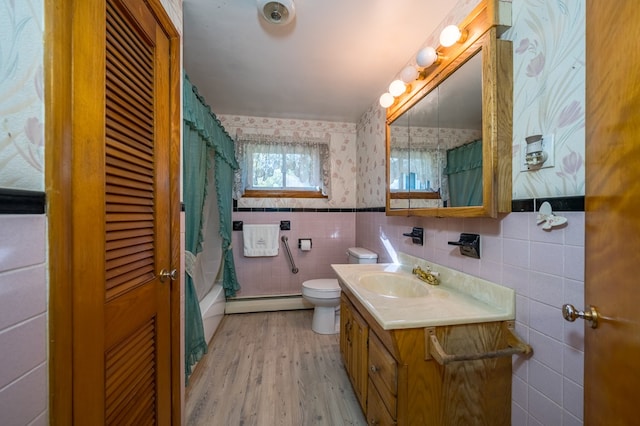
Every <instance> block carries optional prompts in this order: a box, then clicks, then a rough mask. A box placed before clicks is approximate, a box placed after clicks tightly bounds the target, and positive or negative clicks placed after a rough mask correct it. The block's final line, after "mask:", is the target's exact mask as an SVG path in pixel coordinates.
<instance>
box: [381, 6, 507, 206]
mask: <svg viewBox="0 0 640 426" xmlns="http://www.w3.org/2000/svg"><path fill="white" fill-rule="evenodd" d="M505 8H508V10H505ZM510 20H511V10H510V3H507V2H503V1H500V0H486V1H483V2H481V3H480V4H479V5H478V6H477V7H476V9H474V11H473V12H472V13H471V14H470V15H469V17H467V19H465V21H463V22H462V23H461V24H460V25H459V27H460V28H461V29H463V31H464V32H465V33H466V34H465V36H466V38H465V39H464V40H463V41H461V42H459V43H457V44H455V45H454V46H451V47H448V48H445V47H442V46H440V47H439V48H438V49H437V51H438V57H439V60H438V61H437V62H436V63H435V64H434V65H432V66H431V67H429V68H427V69H424V70H423V71H422V72H421V74H420V77H419V78H418V79H417V80H416V81H415V82H413V83H411V85H410V87H409V89H408V90H407V92H406V93H405V94H404V95H402V96H400V97H399V98H397V99H396V101H395V103H394V104H393V105H392V106H391V107H389V108H388V109H387V126H386V127H387V129H386V178H387V187H386V213H387V215H389V216H437V217H497V215H498V213H500V212H508V211H511V180H512V175H511V163H512V155H511V144H512V96H513V95H512V91H513V89H512V88H513V80H512V73H513V67H512V50H511V49H512V47H511V42H509V41H507V40H501V39H499V38H498V36H499V34H501V33H502V32H503V31H504V30H505V29H506V28H508V26H509V25H510Z"/></svg>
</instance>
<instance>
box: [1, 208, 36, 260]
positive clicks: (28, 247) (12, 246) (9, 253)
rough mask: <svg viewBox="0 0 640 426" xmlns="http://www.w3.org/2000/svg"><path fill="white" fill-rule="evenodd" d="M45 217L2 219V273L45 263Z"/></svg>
mask: <svg viewBox="0 0 640 426" xmlns="http://www.w3.org/2000/svg"><path fill="white" fill-rule="evenodd" d="M45 223H46V217H45V216H44V215H15V216H14V215H2V217H0V272H2V271H9V270H12V269H18V268H23V267H26V266H31V265H37V264H40V263H43V262H44V261H45V247H46V236H45Z"/></svg>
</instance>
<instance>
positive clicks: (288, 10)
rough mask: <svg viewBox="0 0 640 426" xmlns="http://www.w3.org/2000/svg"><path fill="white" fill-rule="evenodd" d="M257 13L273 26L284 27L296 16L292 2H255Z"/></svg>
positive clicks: (270, 0)
mask: <svg viewBox="0 0 640 426" xmlns="http://www.w3.org/2000/svg"><path fill="white" fill-rule="evenodd" d="M257 2H258V12H259V13H260V16H262V17H263V18H264V19H265V20H266V21H267V22H269V23H270V24H275V25H286V24H288V23H290V22H291V21H293V18H294V17H295V16H296V8H295V5H294V4H293V0H278V1H272V0H257Z"/></svg>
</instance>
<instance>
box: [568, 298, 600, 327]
mask: <svg viewBox="0 0 640 426" xmlns="http://www.w3.org/2000/svg"><path fill="white" fill-rule="evenodd" d="M562 316H563V317H564V319H566V320H567V321H569V322H574V321H575V320H576V319H578V318H582V319H583V320H585V321H589V322H590V323H591V328H597V327H598V311H597V310H596V308H595V306H589V310H588V311H587V310H585V311H584V312H583V311H579V310H577V309H576V308H575V307H574V306H573V305H571V304H568V303H567V304H564V305H562Z"/></svg>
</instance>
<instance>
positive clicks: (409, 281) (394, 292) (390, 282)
mask: <svg viewBox="0 0 640 426" xmlns="http://www.w3.org/2000/svg"><path fill="white" fill-rule="evenodd" d="M358 286H359V287H361V288H363V289H365V290H367V291H370V292H372V293H376V294H379V295H382V296H387V297H397V298H403V297H409V298H413V297H426V296H428V295H429V292H430V289H429V288H428V287H427V284H426V283H424V282H422V281H420V280H419V279H418V278H416V277H414V276H413V275H408V274H403V273H394V272H376V273H373V274H364V275H362V276H361V277H359V278H358Z"/></svg>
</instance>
